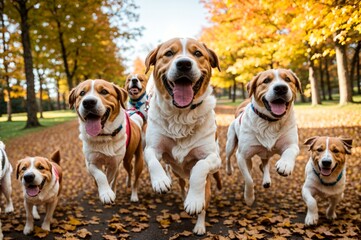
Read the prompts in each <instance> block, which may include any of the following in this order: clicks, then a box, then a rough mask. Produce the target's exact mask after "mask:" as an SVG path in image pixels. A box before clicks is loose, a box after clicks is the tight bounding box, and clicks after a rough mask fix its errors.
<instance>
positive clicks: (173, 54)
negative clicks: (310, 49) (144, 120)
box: [144, 38, 221, 235]
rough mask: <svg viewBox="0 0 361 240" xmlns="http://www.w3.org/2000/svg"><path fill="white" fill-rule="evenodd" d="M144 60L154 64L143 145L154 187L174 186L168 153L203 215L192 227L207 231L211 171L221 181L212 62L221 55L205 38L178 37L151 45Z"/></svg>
mask: <svg viewBox="0 0 361 240" xmlns="http://www.w3.org/2000/svg"><path fill="white" fill-rule="evenodd" d="M145 63H146V68H147V69H146V72H148V70H149V68H150V67H151V66H154V70H153V76H152V77H153V83H154V92H153V96H152V98H151V100H150V108H149V111H148V127H147V133H146V148H145V151H144V155H145V160H146V163H147V165H148V169H149V173H150V178H151V182H152V187H153V189H154V190H155V191H156V192H159V193H162V192H166V191H168V190H170V188H171V178H170V175H169V174H167V173H166V171H165V170H164V169H163V167H162V165H161V163H160V160H161V159H163V160H164V161H165V163H166V164H167V166H170V168H171V170H172V172H173V173H174V175H175V176H176V177H178V179H179V185H180V188H181V193H182V197H183V200H184V208H185V211H186V212H187V213H189V214H191V215H194V214H196V215H197V216H198V218H197V223H196V225H195V227H194V229H193V232H194V233H195V234H198V235H202V234H204V233H205V231H206V230H205V215H206V209H207V206H208V204H209V201H210V194H211V193H210V191H211V187H210V184H211V178H210V177H211V176H212V175H213V176H214V177H215V178H216V180H217V186H218V188H220V187H221V183H220V177H219V174H218V170H219V168H220V166H221V159H220V156H219V148H218V143H217V141H216V129H217V126H216V121H215V113H214V108H215V104H216V99H215V97H214V96H212V95H211V94H212V87H211V86H210V78H211V75H212V68H218V69H219V63H218V58H217V55H216V54H215V52H214V51H212V50H211V49H209V48H207V47H206V45H204V44H203V43H200V42H198V41H196V40H194V39H190V38H174V39H171V40H168V41H166V42H164V43H162V44H160V45H159V46H158V47H157V48H155V49H154V50H152V51H151V52H150V53H149V54H148V56H147V58H146V61H145ZM188 179H189V189H188V192H187V191H186V188H185V185H186V181H187V180H188Z"/></svg>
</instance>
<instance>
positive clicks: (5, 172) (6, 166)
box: [0, 141, 14, 239]
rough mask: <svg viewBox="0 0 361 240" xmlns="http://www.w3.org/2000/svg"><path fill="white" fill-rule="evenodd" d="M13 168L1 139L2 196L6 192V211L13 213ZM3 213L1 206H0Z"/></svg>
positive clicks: (0, 237)
mask: <svg viewBox="0 0 361 240" xmlns="http://www.w3.org/2000/svg"><path fill="white" fill-rule="evenodd" d="M12 171H13V168H12V166H11V164H10V162H9V159H8V157H7V155H6V152H5V144H4V143H3V142H2V141H0V196H1V193H3V194H4V196H5V200H6V204H5V213H11V212H13V211H14V206H13V202H12V200H11V192H12V188H11V173H12ZM0 213H1V208H0ZM2 238H3V234H2V229H1V221H0V239H2Z"/></svg>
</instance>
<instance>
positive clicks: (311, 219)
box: [305, 213, 318, 226]
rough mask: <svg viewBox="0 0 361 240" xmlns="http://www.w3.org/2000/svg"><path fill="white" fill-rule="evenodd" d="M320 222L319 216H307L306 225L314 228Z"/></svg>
mask: <svg viewBox="0 0 361 240" xmlns="http://www.w3.org/2000/svg"><path fill="white" fill-rule="evenodd" d="M317 221H318V214H309V213H308V214H307V215H306V218H305V225H306V226H312V225H316V224H317Z"/></svg>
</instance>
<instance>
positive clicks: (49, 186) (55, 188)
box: [20, 158, 60, 235]
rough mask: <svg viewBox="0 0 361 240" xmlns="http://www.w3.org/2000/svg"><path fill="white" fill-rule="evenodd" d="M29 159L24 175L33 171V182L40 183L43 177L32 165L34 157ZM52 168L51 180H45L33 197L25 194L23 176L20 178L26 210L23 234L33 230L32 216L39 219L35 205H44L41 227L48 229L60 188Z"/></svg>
mask: <svg viewBox="0 0 361 240" xmlns="http://www.w3.org/2000/svg"><path fill="white" fill-rule="evenodd" d="M29 161H30V163H31V164H30V167H29V168H28V169H26V171H25V172H24V175H25V174H26V173H29V172H31V173H34V174H35V179H34V184H35V185H40V184H41V182H42V181H43V179H44V177H43V175H42V174H41V173H40V172H39V170H38V169H37V168H36V167H35V165H34V164H35V158H29ZM53 168H54V167H53ZM53 168H52V178H51V181H50V182H46V183H45V185H44V187H43V188H42V190H41V192H40V193H39V194H38V195H37V196H35V197H30V196H28V195H27V194H26V189H25V184H26V183H25V181H24V179H23V178H21V179H20V180H21V183H22V187H23V193H24V206H25V210H26V223H25V227H24V231H23V232H24V234H25V235H28V234H29V233H31V232H32V231H33V230H34V218H35V219H40V216H39V213H38V211H37V206H38V205H43V204H44V205H45V207H46V215H45V218H44V222H43V224H42V225H41V228H42V229H44V230H47V231H50V224H51V221H52V218H53V213H54V210H55V207H56V205H57V204H58V193H59V188H60V184H59V181H58V180H57V178H56V174H55V171H54V169H53Z"/></svg>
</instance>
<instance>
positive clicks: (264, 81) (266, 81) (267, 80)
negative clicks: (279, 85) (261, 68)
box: [263, 78, 271, 83]
mask: <svg viewBox="0 0 361 240" xmlns="http://www.w3.org/2000/svg"><path fill="white" fill-rule="evenodd" d="M269 82H271V79H270V78H266V79H265V80H263V83H269Z"/></svg>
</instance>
